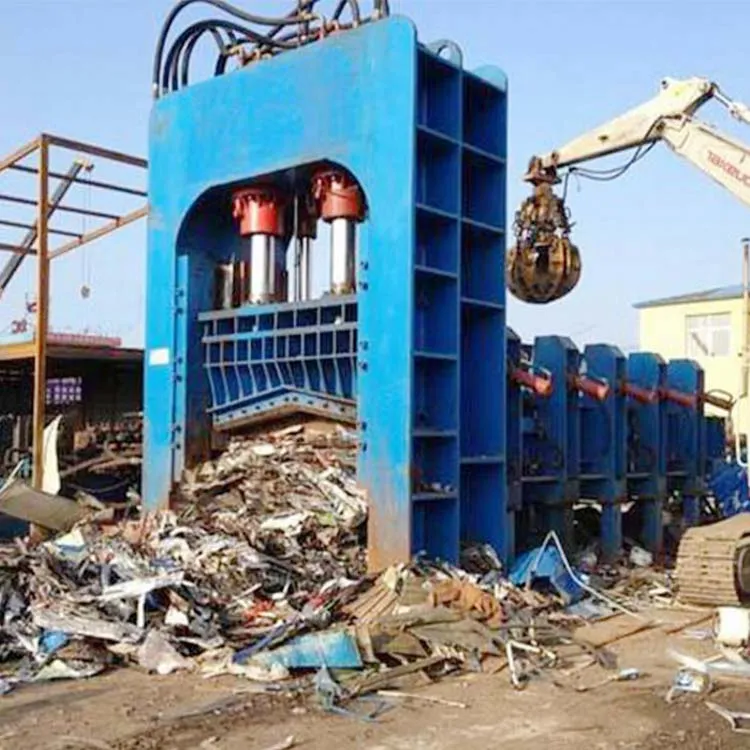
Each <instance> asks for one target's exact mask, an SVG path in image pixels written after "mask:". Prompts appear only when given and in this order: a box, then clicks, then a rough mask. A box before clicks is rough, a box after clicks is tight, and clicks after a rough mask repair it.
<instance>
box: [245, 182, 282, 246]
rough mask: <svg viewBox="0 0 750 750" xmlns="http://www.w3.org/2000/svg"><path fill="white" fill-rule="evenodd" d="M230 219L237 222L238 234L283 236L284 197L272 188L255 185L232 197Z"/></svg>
mask: <svg viewBox="0 0 750 750" xmlns="http://www.w3.org/2000/svg"><path fill="white" fill-rule="evenodd" d="M232 217H233V218H235V219H237V220H238V221H239V225H240V234H241V235H243V236H244V237H247V236H249V235H252V234H270V235H273V236H275V237H282V236H283V235H284V196H283V195H282V194H281V193H280V192H279V191H278V190H277V189H276V188H275V187H273V186H270V185H255V186H253V187H249V188H243V189H242V190H238V191H237V192H236V193H235V194H234V195H233V196H232Z"/></svg>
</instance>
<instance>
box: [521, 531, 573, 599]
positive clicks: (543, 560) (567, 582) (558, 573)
mask: <svg viewBox="0 0 750 750" xmlns="http://www.w3.org/2000/svg"><path fill="white" fill-rule="evenodd" d="M541 550H542V547H537V548H536V549H533V550H531V551H530V552H524V554H522V555H521V556H520V557H519V558H518V559H517V560H516V561H515V563H513V567H512V568H511V571H510V581H511V583H512V584H513V585H514V586H525V585H526V582H527V581H529V580H531V581H535V580H540V579H541V580H544V579H546V580H548V581H549V582H550V583H551V584H552V585H553V586H554V587H555V589H557V591H558V593H559V594H560V596H561V597H562V598H563V599H564V600H565V603H566V604H570V603H571V602H575V601H578V600H579V599H580V598H581V597H582V596H583V595H584V593H585V592H584V590H583V589H582V588H581V587H580V586H579V585H578V584H577V583H576V582H575V581H574V580H573V578H572V576H571V575H570V573H568V571H567V570H566V568H565V564H564V563H563V558H562V555H561V553H560V551H559V550H558V549H557V547H556V546H554V545H552V544H548V545H546V548H545V549H544V551H543V552H542V554H541V556H540V554H539V553H540V551H541Z"/></svg>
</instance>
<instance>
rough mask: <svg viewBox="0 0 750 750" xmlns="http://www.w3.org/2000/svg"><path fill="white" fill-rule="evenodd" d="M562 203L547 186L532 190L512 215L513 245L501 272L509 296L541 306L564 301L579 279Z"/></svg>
mask: <svg viewBox="0 0 750 750" xmlns="http://www.w3.org/2000/svg"><path fill="white" fill-rule="evenodd" d="M570 229H571V226H570V222H569V221H568V214H567V211H566V209H565V203H564V202H563V200H562V198H559V197H558V196H557V195H555V193H554V192H553V190H552V186H551V185H550V184H547V183H542V184H538V185H536V186H535V187H534V193H533V195H531V196H530V197H529V198H527V199H526V200H525V201H524V202H523V203H522V204H521V207H520V208H519V210H518V211H517V212H516V218H515V222H514V224H513V232H514V234H515V237H516V244H515V245H514V246H513V247H512V248H511V249H510V250H509V251H508V256H507V258H506V265H505V272H506V282H507V284H508V289H509V290H510V292H511V294H513V295H514V296H515V297H517V298H518V299H520V300H523V301H524V302H532V303H536V304H545V303H547V302H552V301H554V300H556V299H560V298H561V297H564V296H565V295H566V294H567V293H568V292H570V291H571V290H572V289H573V288H574V287H575V285H576V284H577V283H578V280H579V279H580V277H581V257H580V254H579V252H578V248H577V247H576V246H575V245H574V244H573V243H572V242H571V241H570V239H569V235H570Z"/></svg>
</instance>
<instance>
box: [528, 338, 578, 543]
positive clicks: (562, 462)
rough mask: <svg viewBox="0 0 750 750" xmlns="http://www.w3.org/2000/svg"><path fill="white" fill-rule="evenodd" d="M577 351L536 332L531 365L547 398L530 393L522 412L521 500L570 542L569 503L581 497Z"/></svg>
mask: <svg viewBox="0 0 750 750" xmlns="http://www.w3.org/2000/svg"><path fill="white" fill-rule="evenodd" d="M579 361H580V354H579V352H578V349H576V347H575V344H573V342H572V341H571V340H570V339H568V338H565V337H563V336H539V337H537V338H536V339H535V341H534V347H533V363H534V367H535V369H536V370H538V371H546V372H547V373H548V374H549V376H550V377H551V379H552V392H551V393H550V395H549V396H548V397H545V398H543V397H539V396H534V395H532V394H528V398H527V401H526V405H525V408H524V414H523V422H524V426H523V436H522V440H523V458H524V468H523V502H524V506H525V507H528V506H534V509H536V510H537V511H539V512H540V513H541V516H542V530H543V531H546V530H550V529H552V530H554V531H556V532H557V534H558V535H559V536H560V538H561V540H563V543H564V544H565V545H566V546H568V547H570V546H571V545H572V542H573V504H574V503H575V502H576V501H577V500H578V498H579V496H580V483H579V474H578V472H579V464H580V425H579V417H578V408H579V397H578V391H577V390H575V389H573V388H571V387H570V386H569V382H568V380H569V376H570V375H572V374H574V373H577V372H578V366H579Z"/></svg>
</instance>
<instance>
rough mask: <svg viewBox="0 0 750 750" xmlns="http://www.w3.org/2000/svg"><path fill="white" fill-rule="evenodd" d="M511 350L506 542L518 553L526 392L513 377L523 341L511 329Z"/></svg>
mask: <svg viewBox="0 0 750 750" xmlns="http://www.w3.org/2000/svg"><path fill="white" fill-rule="evenodd" d="M506 348H507V373H506V378H505V383H506V385H505V389H506V404H505V409H506V420H505V429H506V435H505V440H506V446H507V447H506V456H507V482H508V520H507V521H506V523H507V527H508V530H507V532H506V538H507V540H508V547H509V548H510V549H512V550H513V551H514V552H515V549H516V538H515V537H516V516H517V514H519V513H520V512H521V508H522V506H523V485H522V475H521V467H522V460H523V455H522V447H521V445H522V443H521V414H522V398H521V396H522V392H521V386H520V384H519V383H517V382H516V381H515V380H514V379H513V377H512V372H513V370H514V369H515V368H517V367H520V366H521V339H520V338H519V336H518V334H517V333H516V332H515V331H514V330H513V329H511V328H508V329H506Z"/></svg>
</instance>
